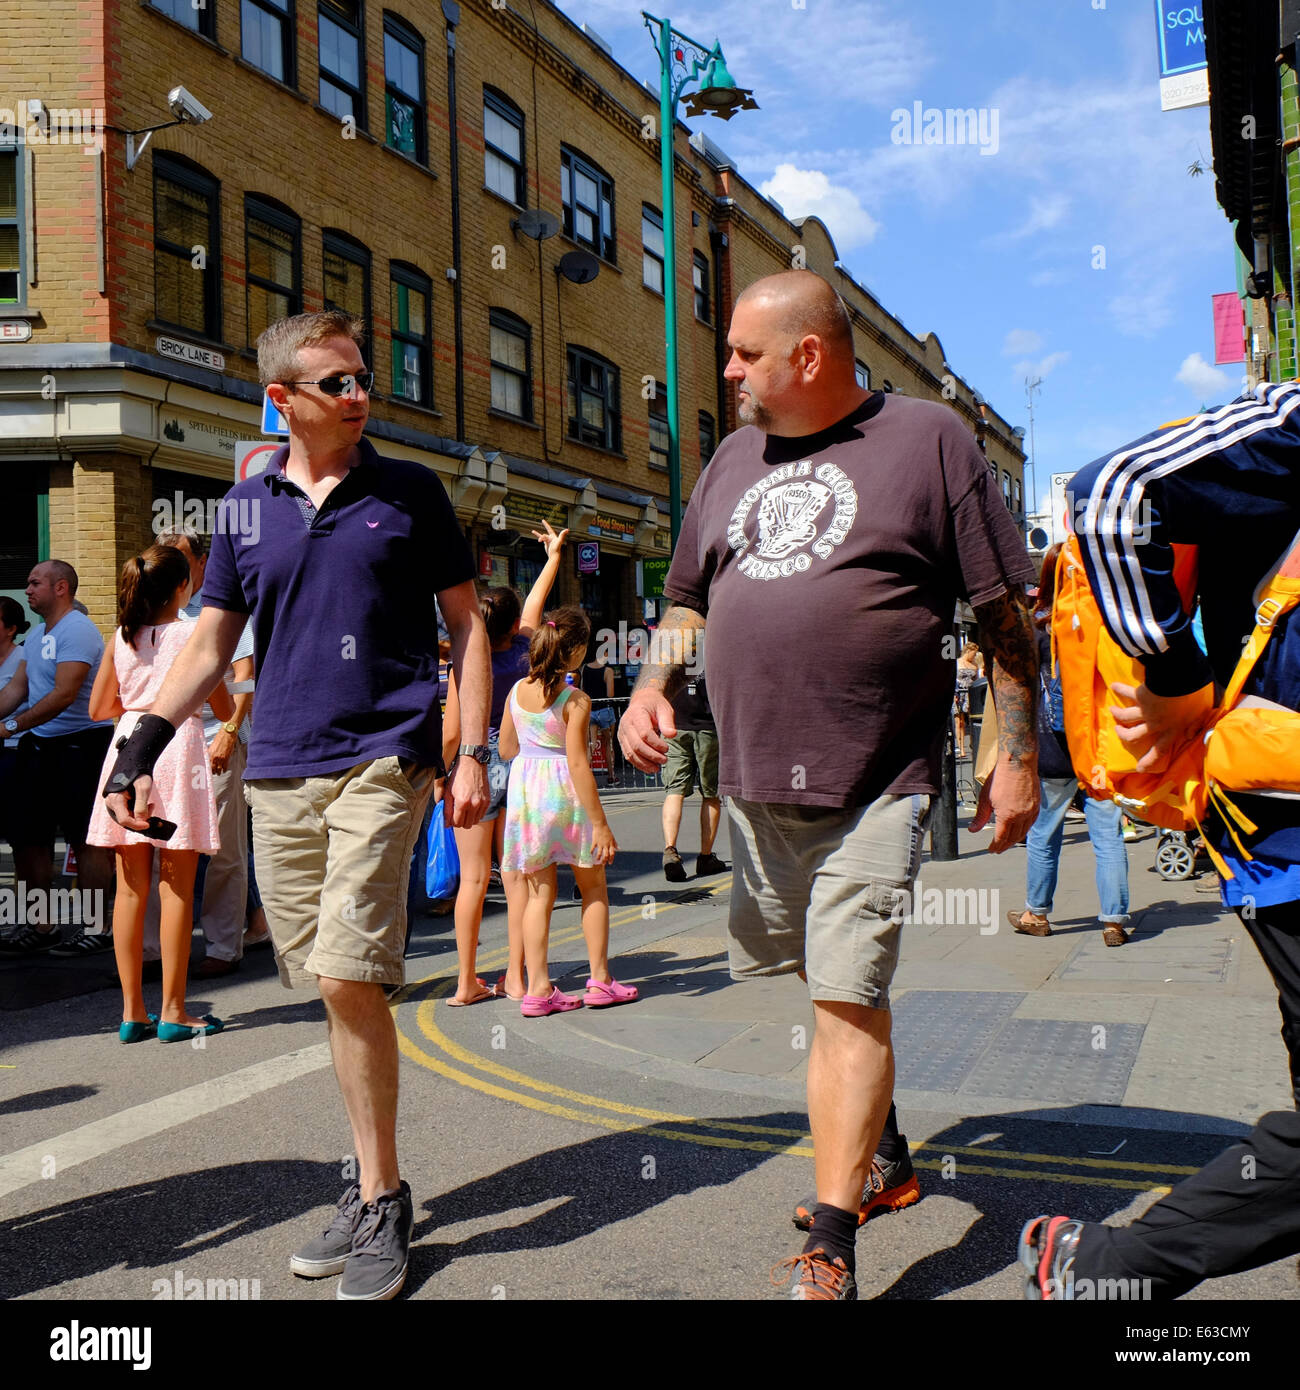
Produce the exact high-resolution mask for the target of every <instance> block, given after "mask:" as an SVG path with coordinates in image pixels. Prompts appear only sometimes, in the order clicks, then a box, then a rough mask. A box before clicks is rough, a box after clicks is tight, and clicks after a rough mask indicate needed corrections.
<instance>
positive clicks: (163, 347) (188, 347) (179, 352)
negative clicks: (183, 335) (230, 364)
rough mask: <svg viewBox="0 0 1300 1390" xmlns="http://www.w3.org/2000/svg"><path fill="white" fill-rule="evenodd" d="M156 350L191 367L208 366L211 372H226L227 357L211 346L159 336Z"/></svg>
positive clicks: (155, 342)
mask: <svg viewBox="0 0 1300 1390" xmlns="http://www.w3.org/2000/svg"><path fill="white" fill-rule="evenodd" d="M153 346H154V351H155V352H156V353H157V354H158V356H159V357H170V358H171V360H172V361H173V362H184V363H186V364H187V365H189V366H191V367H206V368H207V369H208V371H210V372H224V371H225V370H226V359H225V358H224V357H223V356H222V355H221V354H220V353H219V352H213V351H212V349H211V348H204V347H196V346H195V344H193V343H186V342H182V341H181V339H179V338H157V339H155V340H154V345H153Z"/></svg>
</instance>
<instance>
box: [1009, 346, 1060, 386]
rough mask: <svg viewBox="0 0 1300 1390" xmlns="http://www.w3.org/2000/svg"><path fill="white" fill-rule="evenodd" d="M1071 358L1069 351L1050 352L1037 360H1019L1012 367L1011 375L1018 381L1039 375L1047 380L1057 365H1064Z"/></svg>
mask: <svg viewBox="0 0 1300 1390" xmlns="http://www.w3.org/2000/svg"><path fill="white" fill-rule="evenodd" d="M1069 360H1070V354H1069V353H1068V352H1049V353H1048V354H1047V356H1046V357H1042V358H1039V360H1038V361H1037V362H1035V361H1033V360H1032V359H1030V358H1026V359H1024V360H1023V361H1021V362H1017V363H1016V365H1015V366H1014V367H1012V369H1011V375H1012V376H1014V377H1015V378H1016V380H1017V381H1023V380H1024V379H1025V378H1026V377H1038V378H1039V379H1040V380H1044V381H1045V380H1046V379H1047V377H1048V376H1050V375H1051V373H1052V372H1053V371H1055V370H1056V368H1057V367H1063V366H1064V365H1065V364H1066V363H1067V362H1068V361H1069Z"/></svg>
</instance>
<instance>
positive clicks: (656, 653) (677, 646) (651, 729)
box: [618, 604, 704, 772]
mask: <svg viewBox="0 0 1300 1390" xmlns="http://www.w3.org/2000/svg"><path fill="white" fill-rule="evenodd" d="M688 669H689V670H691V671H702V670H703V669H704V615H703V614H702V613H697V612H696V611H695V610H694V609H693V608H687V607H685V606H684V605H682V604H674V605H673V606H672V607H671V608H670V609H669V610H668V611H667V612H666V613H665V614H664V616H663V617H662V618H661V619H660V621H659V626H658V627H657V628H656V629H655V633H654V640H653V643H652V646H651V650H650V660H649V661H647V662H646V664H645V665H644V666H642V668H641V675H640V677H639V678H638V679H637V683H636V689H635V690H634V691H633V692H632V698H631V699H630V700H629V701H628V706H627V713H626V714H624V716H623V718H622V720H621V721H620V723H619V726H618V741H619V744H620V745H621V746H622V749H623V754H624V756H625V757H626V758H627V760H628V762H630V763H631V764H632V766H633V767H637V768H640V769H641V771H642V772H657V771H658V770H659V768H661V767H662V766H663V765H664V763H666V762H667V761H668V744H667V743H666V742H665V741H664V740H665V739H670V738H676V737H677V725H676V723H675V722H674V720H673V706H672V697H673V696H674V695H675V694H676V693H677V692H678V690H680V689H681V687H682V683H683V681H684V680H685V677H686V672H687V670H688Z"/></svg>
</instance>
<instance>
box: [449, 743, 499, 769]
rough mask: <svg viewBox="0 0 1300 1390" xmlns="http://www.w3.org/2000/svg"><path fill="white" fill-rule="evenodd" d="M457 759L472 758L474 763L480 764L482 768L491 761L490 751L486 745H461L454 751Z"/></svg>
mask: <svg viewBox="0 0 1300 1390" xmlns="http://www.w3.org/2000/svg"><path fill="white" fill-rule="evenodd" d="M456 756H457V757H458V758H473V759H474V761H475V762H476V763H482V764H483V766H484V767H486V766H487V765H488V763H490V762H491V761H492V750H491V748H489V747H488V745H487V744H486V743H462V744H461V746H460V747H459V748H458V749H456Z"/></svg>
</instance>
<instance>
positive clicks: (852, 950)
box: [727, 795, 930, 1009]
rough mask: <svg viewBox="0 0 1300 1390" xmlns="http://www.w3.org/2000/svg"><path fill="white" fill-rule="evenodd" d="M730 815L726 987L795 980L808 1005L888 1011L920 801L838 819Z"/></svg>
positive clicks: (804, 810)
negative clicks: (803, 978)
mask: <svg viewBox="0 0 1300 1390" xmlns="http://www.w3.org/2000/svg"><path fill="white" fill-rule="evenodd" d="M730 814H731V858H732V861H733V867H732V881H731V912H730V915H729V918H728V922H727V931H728V935H729V937H730V943H729V945H730V956H731V977H732V979H733V980H747V979H752V978H754V977H755V976H762V975H787V974H790V973H791V972H792V971H796V970H803V971H806V973H807V976H808V994H809V996H810V997H811V998H812V999H822V1000H831V1001H839V1002H842V1003H847V1004H864V1005H866V1006H867V1007H868V1008H872V1009H888V1008H889V986H890V983H891V981H892V980H893V978H894V970H895V968H896V966H897V965H898V947H899V934H900V932H901V930H902V926H901V923H902V919H903V915H904V914H903V912H900V911H899V908H900V907H901V908H903V909H906V907H907V904H908V903H909V902H910V898H911V893H912V886H913V883H914V881H915V879H916V873H917V869H918V868H919V867H920V863H921V841H922V838H923V836H924V833H925V826H926V823H927V821H928V820H929V815H930V798H929V797H928V796H923V795H914V796H882V797H879V798H878V799H877V800H875V801H873V802H871V803H870V804H869V805H867V806H857V807H853V808H851V809H850V810H847V811H837V810H831V809H827V808H825V807H821V806H789V805H782V804H778V803H774V802H759V801H743V800H741V798H740V797H735V796H733V797H732V798H731V801H730Z"/></svg>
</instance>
